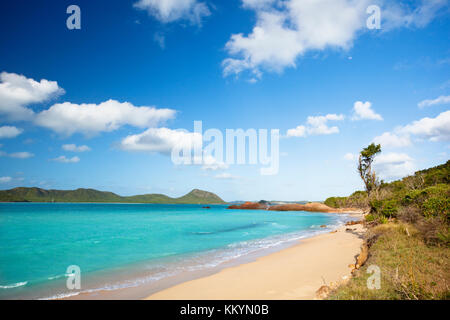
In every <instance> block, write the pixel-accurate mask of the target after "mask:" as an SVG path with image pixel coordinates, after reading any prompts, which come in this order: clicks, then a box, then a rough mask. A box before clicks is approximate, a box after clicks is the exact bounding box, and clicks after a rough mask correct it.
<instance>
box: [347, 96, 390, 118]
mask: <svg viewBox="0 0 450 320" xmlns="http://www.w3.org/2000/svg"><path fill="white" fill-rule="evenodd" d="M353 113H354V114H353V117H352V120H383V117H382V116H380V115H379V114H377V113H376V112H375V111H374V110H373V109H372V103H371V102H369V101H366V102H362V101H356V102H355V103H354V104H353Z"/></svg>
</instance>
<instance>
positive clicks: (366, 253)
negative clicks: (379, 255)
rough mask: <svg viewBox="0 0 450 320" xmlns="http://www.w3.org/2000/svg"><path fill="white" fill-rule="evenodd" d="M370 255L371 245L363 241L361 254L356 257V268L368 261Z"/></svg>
mask: <svg viewBox="0 0 450 320" xmlns="http://www.w3.org/2000/svg"><path fill="white" fill-rule="evenodd" d="M368 257H369V247H368V246H367V243H365V242H364V243H363V245H362V246H361V253H360V254H359V256H358V258H356V266H355V268H356V269H359V268H361V267H362V266H363V265H364V263H366V261H367V258H368Z"/></svg>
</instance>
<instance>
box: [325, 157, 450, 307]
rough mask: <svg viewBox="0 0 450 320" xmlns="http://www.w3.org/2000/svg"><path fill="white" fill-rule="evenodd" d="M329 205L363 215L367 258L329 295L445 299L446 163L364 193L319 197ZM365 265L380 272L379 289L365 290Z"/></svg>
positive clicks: (449, 212) (449, 206)
mask: <svg viewBox="0 0 450 320" xmlns="http://www.w3.org/2000/svg"><path fill="white" fill-rule="evenodd" d="M325 204H327V205H329V206H332V207H336V208H339V207H351V206H356V207H360V208H364V209H365V210H369V211H370V213H369V214H367V215H366V217H365V219H366V222H365V223H366V225H367V226H368V232H367V235H366V241H367V244H368V246H369V250H368V252H369V254H368V260H367V261H366V263H365V264H364V266H363V267H362V268H360V269H359V270H356V271H355V273H354V277H353V278H352V279H351V280H350V281H349V282H348V283H347V284H345V285H342V286H340V287H339V288H337V289H336V290H334V291H333V292H332V294H331V295H330V296H329V298H330V299H449V298H450V289H449V286H450V271H449V270H450V265H449V264H450V263H449V260H450V228H449V225H450V223H449V221H450V161H448V162H447V163H445V164H443V165H440V166H437V167H434V168H430V169H427V170H422V171H418V172H416V173H415V174H414V175H412V176H409V177H405V178H403V179H402V180H397V181H393V182H390V183H384V182H381V183H380V184H379V185H378V186H377V188H376V189H375V190H374V191H373V192H372V193H371V195H370V196H368V195H367V193H366V192H365V191H357V192H355V193H353V194H352V195H350V196H349V197H332V198H328V199H327V200H326V201H325ZM371 265H376V266H378V267H379V268H380V270H381V289H379V290H375V289H373V290H370V289H368V286H367V279H368V278H369V277H370V276H371V275H372V274H371V273H367V269H368V268H369V267H370V266H371Z"/></svg>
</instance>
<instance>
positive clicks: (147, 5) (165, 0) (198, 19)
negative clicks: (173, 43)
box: [134, 0, 211, 25]
mask: <svg viewBox="0 0 450 320" xmlns="http://www.w3.org/2000/svg"><path fill="white" fill-rule="evenodd" d="M134 7H135V8H137V9H140V10H145V11H147V12H148V14H149V15H151V16H153V17H155V18H156V19H158V20H159V21H160V22H162V23H169V22H173V21H176V20H187V21H189V22H191V23H192V24H197V25H201V23H202V19H203V18H204V17H207V16H209V15H210V14H211V11H210V10H209V8H208V6H207V5H206V3H204V2H200V1H197V0H139V1H138V2H136V3H135V4H134Z"/></svg>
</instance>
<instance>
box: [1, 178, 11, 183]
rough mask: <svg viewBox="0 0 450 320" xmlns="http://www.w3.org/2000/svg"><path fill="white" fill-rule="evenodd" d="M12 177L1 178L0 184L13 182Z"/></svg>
mask: <svg viewBox="0 0 450 320" xmlns="http://www.w3.org/2000/svg"><path fill="white" fill-rule="evenodd" d="M11 180H12V178H11V177H0V183H8V182H11Z"/></svg>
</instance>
